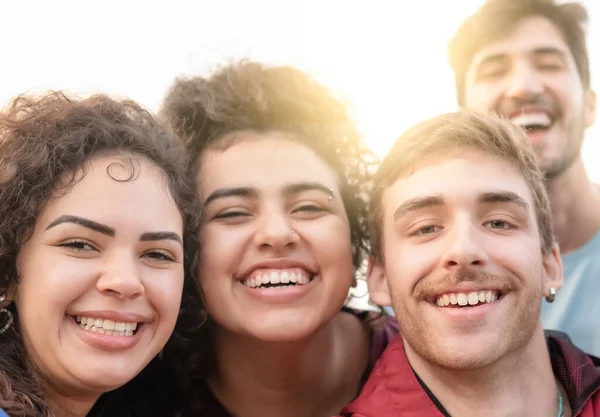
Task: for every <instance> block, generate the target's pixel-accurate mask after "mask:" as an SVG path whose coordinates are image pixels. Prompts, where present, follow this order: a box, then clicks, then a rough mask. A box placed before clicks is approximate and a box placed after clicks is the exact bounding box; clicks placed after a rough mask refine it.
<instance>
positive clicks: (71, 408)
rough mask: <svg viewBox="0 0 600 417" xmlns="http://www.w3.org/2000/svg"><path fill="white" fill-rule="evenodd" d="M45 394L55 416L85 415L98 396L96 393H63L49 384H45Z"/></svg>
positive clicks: (81, 416)
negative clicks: (76, 394)
mask: <svg viewBox="0 0 600 417" xmlns="http://www.w3.org/2000/svg"><path fill="white" fill-rule="evenodd" d="M45 394H46V398H47V401H48V405H49V406H50V409H51V410H52V412H53V413H54V416H55V417H85V416H86V415H87V414H88V412H89V411H90V410H91V409H92V407H93V406H94V404H95V403H96V401H97V400H98V398H99V396H98V395H92V396H87V395H82V396H73V395H64V394H62V393H61V392H60V391H59V390H56V389H54V388H53V387H51V386H49V385H46V386H45Z"/></svg>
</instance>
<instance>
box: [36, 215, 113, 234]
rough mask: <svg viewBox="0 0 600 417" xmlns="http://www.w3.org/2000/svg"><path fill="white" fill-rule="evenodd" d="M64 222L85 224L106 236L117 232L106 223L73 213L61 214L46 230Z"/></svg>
mask: <svg viewBox="0 0 600 417" xmlns="http://www.w3.org/2000/svg"><path fill="white" fill-rule="evenodd" d="M63 223H74V224H77V225H79V226H83V227H85V228H87V229H90V230H93V231H94V232H98V233H102V234H103V235H106V236H111V237H114V236H115V234H116V231H115V229H113V228H112V227H110V226H107V225H105V224H102V223H98V222H95V221H93V220H90V219H86V218H83V217H78V216H71V215H64V216H60V217H59V218H57V219H56V220H54V221H53V222H52V223H50V224H49V225H48V227H46V230H49V229H52V228H53V227H55V226H58V225H59V224H63Z"/></svg>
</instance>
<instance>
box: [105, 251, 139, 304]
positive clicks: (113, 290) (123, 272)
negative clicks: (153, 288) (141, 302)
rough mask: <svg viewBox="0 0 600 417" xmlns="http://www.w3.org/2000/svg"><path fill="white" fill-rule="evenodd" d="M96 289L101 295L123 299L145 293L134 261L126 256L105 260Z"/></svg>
mask: <svg viewBox="0 0 600 417" xmlns="http://www.w3.org/2000/svg"><path fill="white" fill-rule="evenodd" d="M96 288H97V289H98V291H100V292H101V293H103V294H106V295H110V296H113V297H118V298H123V299H131V298H137V297H140V296H142V295H143V294H144V291H145V289H144V285H143V284H142V281H141V277H140V271H139V268H138V267H137V265H136V262H135V259H131V256H126V255H124V256H113V257H111V258H110V259H107V260H106V263H105V265H104V269H103V271H102V273H101V274H100V277H99V278H98V281H97V282H96Z"/></svg>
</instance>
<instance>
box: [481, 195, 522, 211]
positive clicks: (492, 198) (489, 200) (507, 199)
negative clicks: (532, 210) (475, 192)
mask: <svg viewBox="0 0 600 417" xmlns="http://www.w3.org/2000/svg"><path fill="white" fill-rule="evenodd" d="M477 202H478V203H480V204H494V203H512V204H516V205H518V206H520V207H522V208H524V209H526V210H527V209H528V208H529V204H527V201H525V200H524V199H523V198H521V197H520V196H519V195H517V194H515V193H513V192H511V191H498V192H487V193H481V194H480V195H479V197H478V198H477Z"/></svg>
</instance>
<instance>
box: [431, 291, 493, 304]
mask: <svg viewBox="0 0 600 417" xmlns="http://www.w3.org/2000/svg"><path fill="white" fill-rule="evenodd" d="M503 296H504V294H503V293H502V292H500V291H497V290H483V291H471V292H456V293H446V294H442V295H438V296H436V297H435V299H434V300H433V303H434V304H435V305H436V306H438V307H441V308H470V307H477V306H481V305H484V304H492V303H495V302H497V301H498V300H500V299H501V298H502V297H503Z"/></svg>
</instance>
